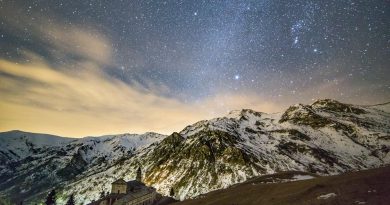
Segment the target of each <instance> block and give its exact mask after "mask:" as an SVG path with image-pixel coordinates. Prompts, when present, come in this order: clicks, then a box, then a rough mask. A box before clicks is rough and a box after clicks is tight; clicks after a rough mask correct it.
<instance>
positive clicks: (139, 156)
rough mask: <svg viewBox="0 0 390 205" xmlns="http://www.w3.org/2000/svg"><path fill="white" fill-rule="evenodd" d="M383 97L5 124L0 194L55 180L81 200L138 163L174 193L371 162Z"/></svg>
mask: <svg viewBox="0 0 390 205" xmlns="http://www.w3.org/2000/svg"><path fill="white" fill-rule="evenodd" d="M389 105H390V104H382V105H376V106H358V105H350V104H344V103H340V102H337V101H334V100H318V101H316V102H314V103H313V104H311V105H302V104H298V105H293V106H291V107H289V108H288V109H287V110H286V111H284V112H281V113H273V114H267V113H262V112H256V111H253V110H248V109H244V110H239V111H232V112H231V113H230V114H228V115H227V116H224V117H220V118H215V119H211V120H204V121H200V122H197V123H195V124H193V125H189V126H187V127H186V128H184V129H183V130H182V131H180V132H177V133H173V134H171V135H169V136H163V135H159V134H155V133H146V134H144V135H130V134H124V135H117V136H103V137H88V138H82V139H69V138H60V137H56V136H49V135H40V134H32V133H23V132H20V131H12V132H5V133H1V134H0V143H1V144H0V162H1V163H0V166H1V167H0V168H1V171H0V179H1V180H0V195H1V196H3V197H7V198H11V200H13V201H17V200H19V199H20V198H24V199H25V201H27V202H32V201H37V200H40V199H42V198H43V197H44V195H45V194H46V193H47V191H48V190H49V189H51V188H53V187H55V188H56V189H57V190H58V191H59V193H60V194H61V197H60V199H59V203H62V202H63V200H65V197H66V196H68V195H70V194H71V193H74V194H75V195H76V201H77V202H79V203H87V202H90V201H92V200H96V199H97V198H98V197H99V193H100V192H101V191H108V190H109V189H110V183H111V182H112V181H114V180H115V179H117V178H119V177H123V178H124V179H125V180H130V179H133V178H134V177H135V170H136V169H137V168H138V167H139V166H140V167H141V168H142V172H143V181H144V182H145V183H146V184H148V185H151V186H153V187H155V188H157V191H158V192H160V193H161V194H164V195H171V194H172V195H173V196H174V197H175V198H177V199H180V200H184V199H188V198H193V197H196V196H199V195H201V194H204V193H208V192H210V191H213V190H217V189H223V188H227V187H229V186H231V185H233V184H236V183H240V182H244V181H246V180H248V179H250V178H253V177H256V176H261V175H267V174H273V173H280V172H284V171H292V170H294V171H303V172H308V173H313V174H317V175H336V174H340V173H344V172H348V171H357V170H364V169H370V168H375V167H379V166H382V165H386V164H389V162H390V154H389V150H390V109H389V108H390V106H389Z"/></svg>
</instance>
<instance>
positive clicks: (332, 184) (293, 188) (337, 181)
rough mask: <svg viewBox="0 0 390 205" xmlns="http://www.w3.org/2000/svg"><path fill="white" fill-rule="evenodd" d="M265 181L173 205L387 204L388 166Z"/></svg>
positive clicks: (237, 186) (259, 180)
mask: <svg viewBox="0 0 390 205" xmlns="http://www.w3.org/2000/svg"><path fill="white" fill-rule="evenodd" d="M286 174H288V173H282V174H276V175H274V176H273V177H278V178H283V176H284V175H286ZM268 178H269V176H268ZM266 180H267V177H259V178H256V179H252V180H250V181H248V182H245V183H242V184H238V185H235V186H232V187H230V188H228V189H225V190H218V191H214V192H210V193H208V194H205V195H203V196H201V197H200V198H198V199H193V200H186V201H182V202H178V203H175V204H174V205H192V204H193V205H196V204H203V205H211V204H218V205H220V204H226V205H242V204H256V205H261V204H266V205H277V204H278V205H282V204H289V205H293V204H297V205H298V204H299V205H305V204H307V205H309V204H310V205H316V204H340V205H344V204H359V203H358V202H366V203H365V204H375V205H380V204H389V203H390V166H388V167H382V168H378V169H372V170H366V171H360V172H353V173H347V174H342V175H338V176H327V177H318V178H315V179H310V180H304V181H295V182H285V183H277V184H265V183H261V182H264V181H266ZM374 190H375V191H374ZM328 193H335V194H337V196H336V197H333V198H329V199H317V197H318V196H320V195H323V194H328Z"/></svg>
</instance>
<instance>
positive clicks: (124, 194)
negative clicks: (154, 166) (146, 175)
mask: <svg viewBox="0 0 390 205" xmlns="http://www.w3.org/2000/svg"><path fill="white" fill-rule="evenodd" d="M155 200H156V189H154V188H153V187H148V186H146V185H145V184H144V183H142V173H141V168H140V167H139V168H138V170H137V176H136V179H135V180H132V181H128V182H126V181H125V180H123V179H118V180H116V181H114V182H113V183H112V184H111V193H110V194H109V195H107V196H105V197H104V198H102V199H99V200H97V201H95V202H92V203H90V205H151V204H153V203H154V202H155Z"/></svg>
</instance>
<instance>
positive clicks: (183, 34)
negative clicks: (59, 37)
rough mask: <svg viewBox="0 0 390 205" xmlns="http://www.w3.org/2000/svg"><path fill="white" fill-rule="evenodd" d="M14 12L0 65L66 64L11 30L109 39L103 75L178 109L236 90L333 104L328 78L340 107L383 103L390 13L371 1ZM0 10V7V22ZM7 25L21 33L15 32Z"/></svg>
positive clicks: (91, 5) (24, 6)
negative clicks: (54, 29)
mask: <svg viewBox="0 0 390 205" xmlns="http://www.w3.org/2000/svg"><path fill="white" fill-rule="evenodd" d="M15 3H16V2H15ZM17 5H18V6H19V7H20V9H18V10H16V11H15V13H14V16H12V17H11V16H7V15H2V16H1V24H0V26H1V33H0V37H1V42H0V55H1V57H2V58H8V59H17V58H18V56H19V55H20V53H19V48H23V49H28V50H34V51H35V52H38V53H39V54H41V55H43V56H44V57H45V58H47V59H48V60H49V61H55V63H58V62H59V61H63V63H66V61H67V60H69V59H61V60H59V59H52V58H51V56H49V55H48V54H47V53H48V52H47V51H45V48H42V47H41V45H42V44H41V42H43V41H44V39H36V37H34V36H33V35H31V33H32V32H33V28H32V27H31V26H30V25H28V24H26V23H25V22H23V21H22V20H20V21H19V20H18V18H19V17H20V18H22V17H23V18H27V19H30V20H31V21H34V20H35V18H36V16H41V15H43V14H44V15H48V16H47V17H46V22H42V23H47V24H53V22H54V21H55V22H63V23H64V25H67V26H70V25H86V27H89V28H93V29H94V30H95V31H96V32H99V33H102V34H103V35H105V36H106V37H107V38H108V39H110V40H111V42H112V45H110V46H111V47H112V50H113V51H114V56H113V58H114V60H113V61H114V62H115V65H114V66H112V67H114V68H113V69H114V70H112V69H111V70H110V72H109V73H110V74H111V75H113V76H119V78H120V79H121V80H122V81H124V82H126V83H132V82H134V81H138V83H140V84H142V85H144V86H148V85H147V84H146V83H144V82H147V81H148V80H153V81H156V82H158V83H161V84H164V85H166V86H167V87H168V88H169V92H171V93H180V95H177V96H181V98H183V100H185V101H186V102H187V101H193V100H197V99H199V98H202V97H205V96H210V95H215V94H217V93H220V92H237V90H240V92H241V91H254V90H255V91H256V92H260V93H262V94H263V95H265V96H269V97H270V98H272V97H275V98H278V97H281V96H284V97H285V96H290V97H291V98H292V99H293V100H294V99H295V100H296V101H298V100H301V99H302V97H304V98H305V99H311V98H313V97H314V98H320V97H328V96H329V97H332V96H334V95H333V93H334V90H331V91H322V92H320V94H318V93H319V92H318V90H315V89H319V88H320V87H323V86H322V84H323V82H324V81H323V80H324V79H332V78H333V79H335V81H331V82H327V83H328V84H329V83H330V84H334V85H335V86H337V87H338V91H337V92H339V95H337V96H338V97H340V96H343V99H347V100H348V99H349V97H350V98H359V97H356V96H365V95H368V94H364V93H357V94H356V93H355V94H354V95H352V94H350V95H349V94H348V89H350V88H351V87H359V86H360V85H359V84H362V85H375V86H370V87H374V88H377V89H376V90H370V92H369V93H371V94H370V95H373V94H372V93H376V97H377V98H380V99H383V98H386V97H390V94H389V93H390V91H389V86H390V85H389V78H388V77H387V76H390V73H389V72H390V71H389V70H390V69H389V64H390V60H389V59H390V56H389V53H390V52H389V42H390V36H389V27H390V23H389V22H390V18H389V14H388V13H389V5H388V4H387V3H386V2H383V1H379V0H374V1H370V2H367V1H362V0H359V1H338V0H331V1H318V2H313V1H306V0H293V1H289V2H288V3H282V2H277V1H269V0H260V1H249V0H238V1H229V2H225V1H192V2H191V1H182V0H179V1H115V2H111V1H101V2H96V1H92V0H90V1H80V2H78V1H61V0H53V1H36V0H33V1H20V2H17ZM4 9H7V8H6V6H5V5H3V6H1V5H0V12H1V11H2V10H4ZM48 11H49V12H48ZM1 13H2V14H3V12H1ZM10 18H16V21H14V22H19V25H16V26H18V27H23V31H24V32H22V33H16V32H13V30H12V26H15V25H10V23H9V20H10ZM7 22H8V23H7ZM67 26H64V28H63V29H64V32H67V29H68V27H67ZM298 82H299V83H298ZM335 82H336V83H335ZM342 86H344V87H342ZM311 89H313V90H311ZM307 90H309V91H307ZM310 90H311V91H310ZM326 92H328V93H326ZM357 92H367V90H365V89H360V90H357ZM173 96H175V95H173Z"/></svg>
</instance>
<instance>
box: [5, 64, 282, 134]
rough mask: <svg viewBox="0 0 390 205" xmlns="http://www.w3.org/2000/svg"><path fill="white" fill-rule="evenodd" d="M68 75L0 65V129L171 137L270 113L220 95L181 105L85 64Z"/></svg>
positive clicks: (245, 100)
mask: <svg viewBox="0 0 390 205" xmlns="http://www.w3.org/2000/svg"><path fill="white" fill-rule="evenodd" d="M80 66H83V69H80V70H79V71H77V72H69V71H68V70H67V69H65V68H62V69H58V68H56V69H54V68H52V67H50V66H49V65H48V64H47V63H45V62H42V61H36V62H34V63H29V64H20V63H15V62H10V61H6V60H0V72H1V73H2V75H0V82H1V83H0V91H1V92H0V98H1V101H0V113H1V115H0V116H1V117H0V129H1V130H9V129H25V130H29V131H36V132H49V133H56V134H62V135H67V136H83V135H98V134H103V133H113V132H116V133H117V132H138V133H139V132H145V131H157V132H162V133H170V132H172V131H179V130H181V129H182V128H183V127H184V126H186V125H188V124H190V123H194V122H196V121H198V120H201V119H205V118H211V117H215V116H218V115H221V114H226V112H227V111H228V110H231V109H239V108H242V107H252V108H255V109H262V110H266V111H267V110H275V106H274V105H272V104H268V103H264V104H263V105H261V104H259V102H261V101H260V99H257V98H248V97H244V96H233V95H223V96H216V97H212V98H209V99H205V100H203V101H201V102H197V103H193V104H186V103H183V102H181V101H178V100H175V99H169V98H165V97H161V96H159V95H157V94H156V93H157V91H153V90H151V91H149V92H146V91H145V90H140V89H138V88H136V87H132V86H129V85H128V84H125V83H123V82H122V81H120V80H117V79H115V78H112V77H110V76H108V75H106V74H104V73H102V72H98V71H96V69H89V68H88V66H91V65H90V64H81V65H80Z"/></svg>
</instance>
